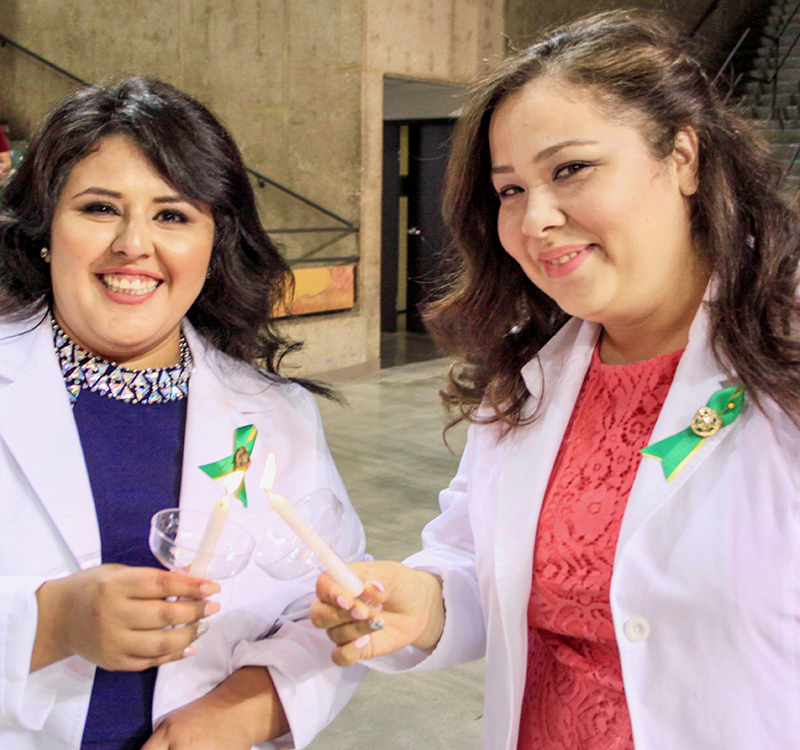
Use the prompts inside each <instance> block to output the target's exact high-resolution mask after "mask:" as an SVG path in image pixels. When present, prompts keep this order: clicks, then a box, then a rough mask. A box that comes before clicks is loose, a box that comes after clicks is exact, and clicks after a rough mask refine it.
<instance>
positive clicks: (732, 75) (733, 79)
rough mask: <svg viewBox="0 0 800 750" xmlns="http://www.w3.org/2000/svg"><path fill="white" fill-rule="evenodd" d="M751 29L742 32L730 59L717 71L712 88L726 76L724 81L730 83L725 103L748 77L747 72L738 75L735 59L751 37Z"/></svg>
mask: <svg viewBox="0 0 800 750" xmlns="http://www.w3.org/2000/svg"><path fill="white" fill-rule="evenodd" d="M751 29H752V27H751V26H748V27H747V28H746V29H745V30H744V31H743V32H742V35H741V36H740V37H739V41H738V42H736V44H735V45H734V48H733V49H732V50H731V51H730V54H729V55H728V57H726V58H725V62H724V63H722V65H721V66H720V69H719V70H718V71H717V74H716V75H715V76H714V78H713V80H712V81H711V86H712V87H715V86H716V85H717V82H718V81H719V79H720V78H722V77H723V76H725V79H724V80H725V81H727V83H728V90H727V92H726V94H725V97H724V98H723V101H724V102H726V103H727V101H728V99H730V98H731V94H733V92H734V91H735V90H736V87H737V86H738V85H739V84H740V83H741V82H742V79H743V78H745V76H747V73H746V72H740V73H738V74H737V73H736V68H735V59H736V53H737V52H738V51H739V49H740V48H741V46H742V44H744V40H745V39H747V37H748V36H749V34H750V31H751ZM728 69H730V71H729V72H728V73H727V75H726V71H728Z"/></svg>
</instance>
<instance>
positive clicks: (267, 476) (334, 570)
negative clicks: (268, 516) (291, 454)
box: [261, 453, 364, 597]
mask: <svg viewBox="0 0 800 750" xmlns="http://www.w3.org/2000/svg"><path fill="white" fill-rule="evenodd" d="M276 473H277V466H276V462H275V454H273V453H270V454H269V456H268V457H267V463H266V465H265V466H264V474H263V476H262V477H261V489H263V490H264V491H265V492H266V493H267V494H268V495H269V502H270V505H271V506H272V508H273V510H274V511H275V512H276V513H278V515H280V517H281V518H282V519H283V520H284V521H285V522H286V524H287V525H288V526H289V527H290V528H291V529H292V531H294V533H295V534H297V536H298V537H300V540H301V541H302V542H303V544H305V546H306V547H308V549H309V550H311V552H312V553H313V554H314V555H315V556H316V557H317V559H318V560H319V561H320V563H321V564H322V566H323V567H324V568H325V570H326V571H327V572H328V575H330V577H331V578H333V579H334V580H335V581H336V582H337V583H339V584H340V585H341V586H343V587H344V588H346V589H347V591H348V592H349V593H350V594H351V595H352V596H353V597H358V596H360V595H361V594H362V593H363V592H364V583H363V581H362V580H361V579H360V578H359V577H358V576H357V575H356V574H355V573H354V572H353V571H352V570H350V568H349V567H347V565H346V563H345V562H344V561H343V560H342V559H341V558H340V557H339V556H338V555H337V554H336V553H335V552H334V551H333V550H332V549H331V548H330V547H329V546H328V545H327V544H326V543H325V541H324V540H323V539H322V537H320V535H319V534H318V533H317V532H316V531H315V530H314V529H313V528H312V527H311V525H310V524H309V523H308V522H307V521H306V520H305V519H304V518H303V517H302V516H301V515H300V514H299V513H298V512H297V510H296V509H295V508H294V507H293V506H292V505H291V504H290V503H289V502H288V501H287V500H286V498H285V497H283V496H282V495H279V494H277V493H275V492H272V485H273V484H274V482H275V475H276Z"/></svg>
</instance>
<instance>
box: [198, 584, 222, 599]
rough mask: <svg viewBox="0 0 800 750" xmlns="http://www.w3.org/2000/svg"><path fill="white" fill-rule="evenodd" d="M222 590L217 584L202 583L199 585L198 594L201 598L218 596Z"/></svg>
mask: <svg viewBox="0 0 800 750" xmlns="http://www.w3.org/2000/svg"><path fill="white" fill-rule="evenodd" d="M221 590H222V589H221V588H220V585H219V584H218V583H214V582H213V581H203V583H201V584H200V593H201V594H202V595H203V596H211V595H212V594H218V593H219V592H220V591H221Z"/></svg>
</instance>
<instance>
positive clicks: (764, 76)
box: [724, 0, 800, 195]
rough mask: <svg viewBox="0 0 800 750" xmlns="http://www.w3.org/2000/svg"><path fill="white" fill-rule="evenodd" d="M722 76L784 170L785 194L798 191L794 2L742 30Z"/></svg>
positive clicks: (799, 84) (798, 45)
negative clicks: (755, 123) (743, 31)
mask: <svg viewBox="0 0 800 750" xmlns="http://www.w3.org/2000/svg"><path fill="white" fill-rule="evenodd" d="M745 33H746V36H745V38H744V39H743V40H742V39H740V42H741V44H740V47H739V49H738V51H737V52H736V54H735V55H734V57H733V59H732V60H731V61H730V65H729V67H728V69H727V70H726V71H725V73H724V74H725V75H726V77H727V78H728V80H729V81H731V83H732V85H733V90H732V92H731V95H732V98H733V99H734V100H736V99H738V100H739V102H740V106H741V111H742V113H743V114H744V115H745V116H746V117H750V118H752V119H753V120H755V121H757V122H758V123H759V125H760V127H761V129H762V131H763V132H764V134H765V135H766V136H767V138H768V139H769V141H770V142H771V143H772V145H773V147H774V149H775V153H776V155H777V157H778V158H779V159H780V161H781V162H782V163H783V164H784V165H785V169H786V175H787V183H788V189H789V190H790V191H791V192H792V194H793V195H797V193H798V189H800V2H798V0H776V2H774V3H773V4H772V7H771V8H770V9H769V11H768V13H767V15H766V16H765V17H764V18H763V19H761V21H760V23H759V22H757V23H755V24H754V25H753V26H751V27H750V28H749V30H746V32H745Z"/></svg>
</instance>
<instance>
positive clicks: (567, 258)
mask: <svg viewBox="0 0 800 750" xmlns="http://www.w3.org/2000/svg"><path fill="white" fill-rule="evenodd" d="M577 255H578V253H577V252H574V253H569V254H568V255H562V256H561V257H560V258H556V259H555V260H548V261H547V262H548V263H549V264H550V265H551V266H563V265H564V264H565V263H566V262H568V261H570V260H572V259H573V258H574V257H576V256H577Z"/></svg>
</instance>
